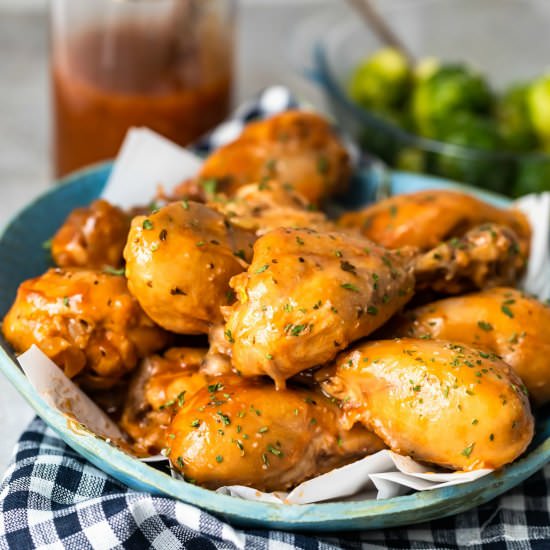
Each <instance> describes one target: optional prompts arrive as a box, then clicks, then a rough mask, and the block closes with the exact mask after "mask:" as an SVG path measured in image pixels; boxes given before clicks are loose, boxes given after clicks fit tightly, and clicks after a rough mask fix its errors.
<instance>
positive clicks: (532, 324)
mask: <svg viewBox="0 0 550 550" xmlns="http://www.w3.org/2000/svg"><path fill="white" fill-rule="evenodd" d="M386 334H388V335H391V336H410V337H413V338H437V339H443V340H451V341H453V342H462V343H464V344H467V345H470V346H473V347H475V348H477V349H480V350H484V351H486V352H490V353H496V354H497V355H498V356H500V357H501V358H502V359H503V360H504V361H505V362H506V363H508V365H510V366H511V367H512V368H513V369H514V371H515V372H516V373H517V374H518V375H519V377H520V378H521V379H522V380H523V382H524V384H525V386H526V388H527V390H528V391H529V395H530V397H531V399H532V400H533V402H534V403H535V404H536V405H543V404H544V403H547V402H548V401H550V307H548V306H546V305H544V304H542V303H540V302H539V301H538V300H536V299H535V298H532V297H530V296H526V295H525V294H523V293H522V292H520V291H519V290H516V289H514V288H493V289H490V290H484V291H483V292H476V293H474V294H468V295H466V296H458V297H456V298H447V299H444V300H439V301H437V302H432V303H430V304H427V305H425V306H422V307H419V308H416V309H413V310H410V311H408V312H406V313H404V314H403V315H402V316H400V317H399V318H398V319H396V321H395V322H394V323H392V325H390V327H388V329H387V331H386Z"/></svg>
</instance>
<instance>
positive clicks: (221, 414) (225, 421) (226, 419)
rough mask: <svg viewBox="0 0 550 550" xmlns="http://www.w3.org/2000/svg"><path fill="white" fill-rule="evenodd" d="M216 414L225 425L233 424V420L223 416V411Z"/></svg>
mask: <svg viewBox="0 0 550 550" xmlns="http://www.w3.org/2000/svg"><path fill="white" fill-rule="evenodd" d="M216 414H217V415H218V416H219V417H220V418H221V419H222V421H223V423H224V424H225V425H226V426H229V425H230V424H231V419H230V418H229V416H227V415H226V414H223V413H222V412H221V411H218V412H217V413H216Z"/></svg>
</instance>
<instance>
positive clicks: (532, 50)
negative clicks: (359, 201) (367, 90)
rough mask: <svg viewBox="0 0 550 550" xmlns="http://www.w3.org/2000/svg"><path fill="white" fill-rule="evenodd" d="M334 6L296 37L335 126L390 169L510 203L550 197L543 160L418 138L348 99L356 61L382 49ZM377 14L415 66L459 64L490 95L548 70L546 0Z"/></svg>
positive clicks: (391, 7)
mask: <svg viewBox="0 0 550 550" xmlns="http://www.w3.org/2000/svg"><path fill="white" fill-rule="evenodd" d="M341 4H342V5H339V6H336V5H335V6H334V9H331V10H328V11H327V12H325V13H322V14H321V15H318V16H316V17H315V18H313V19H311V20H310V21H308V22H306V23H305V25H304V26H303V27H302V28H301V29H300V32H299V34H300V35H301V47H302V48H303V47H304V43H306V42H309V46H310V51H313V67H312V68H311V69H310V70H309V74H310V76H312V77H313V78H314V79H315V80H316V81H317V82H318V83H319V84H320V85H321V87H322V88H323V90H324V92H325V95H326V98H327V100H328V102H329V106H330V109H331V110H332V112H333V114H334V116H335V117H336V119H337V120H338V122H339V124H340V125H341V127H342V128H343V129H344V130H345V131H347V132H348V133H349V134H350V135H351V136H352V137H353V138H355V139H356V140H357V142H358V143H359V145H360V146H361V148H362V149H363V150H365V151H367V152H369V153H371V154H373V155H375V156H378V157H380V158H381V159H382V160H384V161H385V162H386V163H388V164H389V165H390V166H392V167H398V168H400V169H404V170H409V171H417V172H424V173H429V174H434V175H438V176H442V177H446V178H449V179H453V180H457V181H461V182H465V183H469V184H471V185H475V186H478V187H482V188H485V189H489V190H491V191H496V192H499V193H502V194H505V195H508V196H519V195H522V194H525V193H529V192H536V191H543V190H548V189H550V155H547V154H545V153H540V152H532V153H531V152H529V153H514V152H508V151H487V150H482V149H475V148H471V147H465V146H461V145H454V144H451V143H445V142H442V141H436V140H433V139H426V138H423V137H420V136H418V135H415V134H412V133H410V132H408V131H406V130H403V129H401V128H400V127H398V126H397V125H395V124H393V123H391V122H389V121H388V120H386V119H383V118H381V117H380V115H378V114H376V113H375V112H373V111H369V110H367V109H365V108H364V107H361V106H359V105H358V104H357V103H355V102H354V101H352V100H351V99H350V97H349V95H348V93H347V90H346V84H347V81H348V79H349V76H350V74H351V72H352V70H353V68H354V67H355V66H356V65H357V64H358V62H359V61H361V59H363V58H364V57H366V56H369V55H370V54H372V53H374V52H375V51H376V50H377V49H379V48H380V47H382V44H381V43H380V41H379V40H378V38H377V37H376V36H375V35H374V33H373V32H372V31H370V30H369V29H368V28H367V27H366V25H365V23H364V22H363V21H362V20H361V19H360V18H359V17H358V16H357V15H356V14H355V13H354V12H353V11H351V10H350V9H349V8H347V9H346V5H345V3H344V2H342V3H341ZM379 5H380V11H381V13H382V14H383V15H384V16H385V17H386V19H387V21H389V23H390V24H391V26H392V28H394V29H395V31H396V32H397V33H398V35H399V36H400V37H401V38H402V40H403V42H404V43H405V44H406V45H407V47H408V48H409V49H410V50H411V51H412V53H413V55H414V56H415V57H416V58H417V59H421V58H423V57H430V56H431V57H434V56H435V57H437V58H440V59H441V60H443V61H445V62H447V61H450V62H466V63H468V64H470V65H472V66H473V67H475V68H476V69H478V70H480V71H481V72H482V73H483V74H485V75H487V77H488V78H489V81H490V83H491V86H492V87H493V88H494V89H496V90H498V89H499V88H503V87H504V86H506V85H508V84H511V83H513V82H517V81H521V80H528V79H532V78H534V77H535V76H538V75H540V74H541V73H542V72H543V71H544V69H545V67H546V66H547V64H548V57H547V53H548V46H550V37H549V36H548V33H547V28H548V25H549V24H550V2H546V1H545V0H408V1H406V2H404V1H402V0H401V1H396V0H393V1H392V2H387V3H386V2H384V3H382V2H380V3H379Z"/></svg>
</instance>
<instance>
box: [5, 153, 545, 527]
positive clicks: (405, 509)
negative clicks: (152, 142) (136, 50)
mask: <svg viewBox="0 0 550 550" xmlns="http://www.w3.org/2000/svg"><path fill="white" fill-rule="evenodd" d="M110 170H111V166H110V165H109V164H104V165H99V166H96V167H92V168H90V169H88V170H84V171H82V172H78V173H76V174H74V175H73V176H71V177H69V178H68V179H67V180H65V182H64V185H62V186H59V187H56V188H55V189H52V190H51V191H50V192H48V193H46V194H44V195H43V196H41V197H40V198H39V199H38V200H36V201H34V202H33V203H31V204H30V205H29V206H27V208H25V209H24V210H23V211H22V212H21V213H19V214H18V215H17V216H16V217H15V218H14V219H13V221H12V222H11V223H10V224H8V226H7V227H6V228H5V229H4V231H3V233H2V234H1V235H0V315H1V316H2V317H3V316H4V314H5V313H6V311H7V309H8V308H9V306H10V305H11V303H12V301H13V299H14V296H15V293H16V289H17V286H18V285H19V283H20V282H21V281H23V280H24V279H27V278H29V277H33V276H36V275H39V274H40V273H42V272H44V271H45V269H46V267H47V265H48V257H47V253H46V251H45V250H44V249H43V248H42V243H43V242H44V241H45V240H47V239H49V238H50V237H51V236H52V235H53V233H54V232H55V230H56V229H57V228H58V227H59V225H60V224H61V223H62V222H63V220H64V218H65V217H66V215H67V214H68V213H69V212H70V211H71V210H72V209H73V208H75V207H77V206H82V205H85V204H88V203H89V202H90V201H92V200H93V199H95V198H96V197H98V196H99V194H100V193H101V190H102V188H103V186H104V184H105V182H106V180H107V177H108V175H109V173H110ZM374 179H375V176H374V175H373V173H369V172H368V171H364V172H362V173H360V174H358V175H357V176H356V178H355V186H354V192H353V194H352V196H351V197H350V198H349V199H348V200H349V202H350V204H354V205H355V206H358V205H360V204H362V203H363V202H365V201H367V200H368V199H369V198H370V197H371V195H372V191H373V187H374V183H375V182H374V181H373V180H374ZM391 186H392V191H393V192H395V193H402V192H407V191H416V190H419V189H424V188H430V187H431V188H433V187H447V188H448V187H459V188H462V189H463V190H467V191H470V192H472V193H475V194H478V195H480V196H481V197H482V198H484V199H485V200H488V201H490V202H493V203H497V204H499V205H505V204H506V199H503V198H502V197H498V196H496V195H491V194H488V193H482V192H479V191H477V190H474V189H471V188H470V189H468V188H465V187H461V186H457V185H456V184H452V183H450V182H446V181H443V180H438V179H434V178H429V177H426V176H419V175H413V174H406V173H395V174H393V176H392V181H391ZM1 344H2V349H0V369H1V370H2V372H3V373H4V375H5V376H6V377H7V378H8V379H9V380H10V381H11V383H12V384H13V385H14V386H15V387H16V388H17V390H18V391H19V392H20V393H21V394H22V395H23V397H24V398H25V399H26V400H27V401H28V402H29V404H30V405H31V406H32V407H33V408H34V410H35V411H36V412H37V413H38V414H39V415H40V416H41V417H42V418H43V419H44V420H45V421H46V422H47V423H48V424H49V425H50V426H51V427H52V428H53V429H54V430H55V431H56V432H57V433H58V434H59V435H60V436H61V437H62V438H63V440H64V441H65V442H66V443H67V444H68V445H70V446H71V447H72V448H73V449H75V450H76V451H77V452H79V453H80V454H81V455H82V456H84V457H85V458H87V459H88V460H89V461H90V462H92V463H93V464H95V465H96V466H97V467H98V468H101V469H102V470H104V471H105V472H107V473H108V474H110V475H112V476H113V477H115V478H116V479H118V480H120V481H121V482H123V483H125V484H127V485H128V486H130V487H132V488H133V489H136V490H141V491H148V492H152V493H155V494H165V495H170V496H172V497H175V498H178V499H180V500H182V501H185V502H188V503H190V504H194V505H197V506H200V507H201V508H204V509H206V510H209V511H210V512H213V513H214V514H217V515H219V516H222V517H224V518H225V519H227V520H228V521H230V522H232V523H234V524H236V525H240V526H255V527H271V528H282V529H289V530H295V531H298V530H301V531H305V530H307V531H317V532H320V531H346V530H354V529H374V528H380V527H392V526H397V525H406V524H411V523H416V522H420V521H426V520H431V519H435V518H440V517H443V516H447V515H450V514H456V513H459V512H462V511H464V510H467V509H468V508H471V507H473V506H476V505H478V504H482V503H484V502H486V501H488V500H490V499H492V498H494V497H496V496H498V495H500V494H501V493H503V492H505V491H507V490H508V489H510V488H511V487H513V486H515V485H517V484H518V483H520V482H521V481H523V480H524V479H526V478H527V477H528V476H530V475H531V474H533V473H534V472H535V471H537V470H538V469H540V468H542V466H544V464H546V463H547V462H548V461H550V411H539V412H538V413H537V427H536V436H535V440H534V441H533V443H532V445H531V447H530V449H529V451H528V452H527V453H526V454H525V455H524V456H523V457H522V458H521V459H520V460H518V461H516V462H514V463H513V464H512V465H510V466H508V467H507V468H504V469H502V470H500V471H498V472H496V473H494V474H491V475H489V476H486V477H483V478H481V479H479V480H478V481H475V482H472V483H468V484H465V485H459V486H455V487H447V488H444V489H437V490H433V491H426V492H422V493H416V494H412V495H408V496H402V497H397V498H392V499H388V500H381V501H372V500H368V501H358V502H341V503H325V504H309V505H284V504H264V503H258V502H248V501H245V500H242V499H239V498H234V497H229V496H225V495H219V494H216V493H214V492H212V491H209V490H206V489H202V488H200V487H196V486H194V485H191V484H188V483H185V482H182V481H177V480H175V479H172V478H170V477H169V476H168V475H166V474H164V473H162V472H160V471H158V470H155V469H154V468H152V467H150V466H147V465H146V464H144V463H142V462H139V461H138V460H136V459H134V458H132V457H130V456H128V455H126V454H124V453H122V452H121V451H119V450H117V449H115V448H113V447H112V446H110V445H109V444H107V443H105V442H104V441H102V440H100V439H98V438H95V437H93V436H92V435H90V434H86V433H76V432H75V431H73V430H71V429H70V428H69V426H68V424H67V420H66V418H65V417H64V416H63V415H61V414H60V413H58V412H57V411H55V410H53V409H51V408H50V407H48V406H47V405H46V403H45V402H44V401H43V400H42V398H41V397H40V396H39V395H37V393H36V392H35V391H34V389H33V388H32V387H31V385H30V384H29V383H28V382H27V380H26V378H25V376H24V375H23V373H22V371H21V370H20V369H19V367H18V365H17V362H16V360H15V357H14V355H13V354H12V353H11V351H10V350H9V347H8V346H7V345H6V344H5V342H1Z"/></svg>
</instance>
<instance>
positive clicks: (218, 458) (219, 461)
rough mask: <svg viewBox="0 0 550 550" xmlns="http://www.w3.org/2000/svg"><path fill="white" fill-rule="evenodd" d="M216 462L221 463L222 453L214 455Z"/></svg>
mask: <svg viewBox="0 0 550 550" xmlns="http://www.w3.org/2000/svg"><path fill="white" fill-rule="evenodd" d="M216 462H217V463H218V464H221V463H222V462H223V456H222V455H218V456H217V457H216Z"/></svg>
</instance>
